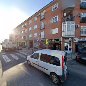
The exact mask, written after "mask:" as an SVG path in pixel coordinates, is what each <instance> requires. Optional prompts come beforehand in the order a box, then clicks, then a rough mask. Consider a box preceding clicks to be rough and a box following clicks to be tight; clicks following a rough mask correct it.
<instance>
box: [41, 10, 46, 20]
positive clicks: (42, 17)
mask: <svg viewBox="0 0 86 86" xmlns="http://www.w3.org/2000/svg"><path fill="white" fill-rule="evenodd" d="M44 18H45V10H44V11H43V12H41V20H42V19H44Z"/></svg>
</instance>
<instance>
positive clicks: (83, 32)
mask: <svg viewBox="0 0 86 86" xmlns="http://www.w3.org/2000/svg"><path fill="white" fill-rule="evenodd" d="M81 36H86V26H81Z"/></svg>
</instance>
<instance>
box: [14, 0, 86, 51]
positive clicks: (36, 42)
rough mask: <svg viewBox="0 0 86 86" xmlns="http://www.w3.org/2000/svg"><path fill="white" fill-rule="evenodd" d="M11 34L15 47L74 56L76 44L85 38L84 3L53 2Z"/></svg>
mask: <svg viewBox="0 0 86 86" xmlns="http://www.w3.org/2000/svg"><path fill="white" fill-rule="evenodd" d="M71 2H72V3H71ZM70 3H71V6H70ZM14 33H15V40H16V43H17V45H18V46H23V47H28V48H37V49H39V48H50V49H59V50H66V51H74V52H75V50H76V44H77V41H78V40H79V39H85V38H86V0H64V1H63V0H53V1H52V2H50V3H49V4H48V5H46V6H45V7H43V8H42V9H41V10H39V11H38V12H36V13H35V14H34V15H32V16H31V17H29V18H28V19H27V20H25V21H24V22H23V23H21V24H20V25H19V26H17V27H16V28H15V29H14Z"/></svg>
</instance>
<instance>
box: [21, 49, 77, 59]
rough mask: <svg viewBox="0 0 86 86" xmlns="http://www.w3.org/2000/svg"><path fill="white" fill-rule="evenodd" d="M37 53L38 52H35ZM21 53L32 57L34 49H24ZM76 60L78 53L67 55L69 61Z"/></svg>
mask: <svg viewBox="0 0 86 86" xmlns="http://www.w3.org/2000/svg"><path fill="white" fill-rule="evenodd" d="M35 51H36V50H35ZM19 52H24V53H25V54H27V55H31V54H32V53H33V49H32V48H30V49H27V48H23V49H22V50H19ZM75 58H76V53H67V59H68V61H69V60H73V59H75Z"/></svg>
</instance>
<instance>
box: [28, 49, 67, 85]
mask: <svg viewBox="0 0 86 86" xmlns="http://www.w3.org/2000/svg"><path fill="white" fill-rule="evenodd" d="M27 63H28V64H31V65H32V66H34V67H36V68H37V69H39V70H41V71H43V72H44V73H46V74H48V75H50V77H51V79H52V81H53V82H54V83H55V84H59V83H61V82H64V81H65V80H66V78H67V66H66V57H65V52H64V51H59V50H49V49H43V50H39V51H36V52H34V53H33V54H32V55H30V56H27Z"/></svg>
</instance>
